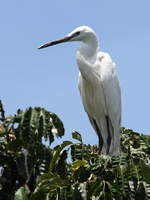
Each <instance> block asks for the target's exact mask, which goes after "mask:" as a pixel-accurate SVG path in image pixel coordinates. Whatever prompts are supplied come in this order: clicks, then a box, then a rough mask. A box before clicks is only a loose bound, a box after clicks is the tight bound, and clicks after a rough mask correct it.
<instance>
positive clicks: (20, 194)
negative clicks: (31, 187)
mask: <svg viewBox="0 0 150 200" xmlns="http://www.w3.org/2000/svg"><path fill="white" fill-rule="evenodd" d="M27 199H28V198H27V192H26V189H25V188H24V187H20V188H19V189H18V190H17V192H16V193H15V198H14V200H27Z"/></svg>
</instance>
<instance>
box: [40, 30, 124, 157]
mask: <svg viewBox="0 0 150 200" xmlns="http://www.w3.org/2000/svg"><path fill="white" fill-rule="evenodd" d="M72 41H82V42H83V43H82V44H81V45H80V46H79V47H78V48H77V52H76V60H77V64H78V68H79V70H80V72H79V79H78V87H79V91H80V94H81V98H82V103H83V105H84V109H85V111H86V112H87V115H88V117H89V120H90V122H91V124H92V126H93V128H94V130H95V131H96V133H97V135H98V138H99V148H100V149H99V153H101V152H102V153H105V154H109V155H111V156H118V155H120V140H119V133H120V127H121V90H120V85H119V81H118V76H117V71H116V66H115V64H114V63H113V62H112V60H111V58H110V56H109V55H108V54H107V53H103V52H98V48H99V44H98V39H97V35H96V34H95V32H94V31H93V30H92V29H91V28H89V27H87V26H81V27H78V28H76V29H75V30H74V31H72V32H71V33H70V34H68V35H67V36H66V37H63V38H61V39H58V40H54V41H52V42H49V43H46V44H44V45H41V46H40V47H38V49H42V48H45V47H48V46H52V45H55V44H59V43H62V42H72Z"/></svg>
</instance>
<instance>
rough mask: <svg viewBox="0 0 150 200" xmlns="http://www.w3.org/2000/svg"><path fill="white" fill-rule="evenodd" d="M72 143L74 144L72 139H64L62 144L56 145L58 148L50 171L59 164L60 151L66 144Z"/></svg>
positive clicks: (54, 153)
mask: <svg viewBox="0 0 150 200" xmlns="http://www.w3.org/2000/svg"><path fill="white" fill-rule="evenodd" d="M71 144H73V143H72V142H71V141H63V143H62V144H61V145H57V146H56V150H55V151H54V152H53V156H52V160H51V163H50V167H49V172H52V170H53V169H54V167H56V166H57V164H58V161H59V160H60V153H61V151H62V149H64V148H65V147H66V146H69V145H71Z"/></svg>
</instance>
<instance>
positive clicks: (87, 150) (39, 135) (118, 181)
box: [0, 102, 150, 200]
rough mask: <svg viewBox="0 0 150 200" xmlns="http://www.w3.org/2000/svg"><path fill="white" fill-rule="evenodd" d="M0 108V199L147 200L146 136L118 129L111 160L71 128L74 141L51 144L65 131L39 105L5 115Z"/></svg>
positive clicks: (149, 151)
mask: <svg viewBox="0 0 150 200" xmlns="http://www.w3.org/2000/svg"><path fill="white" fill-rule="evenodd" d="M0 112H1V118H0V120H1V123H0V167H1V175H0V200H13V199H14V200H41V199H43V200H86V199H88V200H90V199H91V200H99V199H100V200H103V199H106V200H113V199H115V200H126V199H131V200H135V199H136V200H147V199H150V145H149V144H150V136H149V135H142V134H139V133H136V132H134V131H133V130H131V129H125V128H123V127H122V128H121V134H120V141H121V149H122V153H121V155H120V156H119V157H117V158H115V157H110V156H109V155H105V154H101V155H98V150H99V148H98V147H97V146H96V145H95V146H91V145H90V144H84V143H83V141H82V136H81V135H80V133H78V132H72V138H74V139H76V143H74V142H72V141H63V142H62V143H61V144H59V145H57V146H55V147H54V148H51V144H52V143H53V142H54V140H56V139H57V138H58V137H62V136H63V135H64V133H65V130H64V125H63V123H62V121H61V120H60V119H59V117H58V116H57V115H56V114H54V113H52V112H49V111H47V110H45V109H44V108H40V107H37V108H28V109H27V110H25V111H22V110H20V109H19V110H18V111H17V114H15V115H14V116H7V117H5V111H4V109H3V105H2V102H0ZM43 141H48V142H49V146H48V147H47V146H46V145H45V144H44V142H43ZM68 157H69V158H70V159H71V162H70V161H68ZM70 159H69V160H70Z"/></svg>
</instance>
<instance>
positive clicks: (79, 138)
mask: <svg viewBox="0 0 150 200" xmlns="http://www.w3.org/2000/svg"><path fill="white" fill-rule="evenodd" d="M72 138H74V139H76V140H78V141H79V142H81V143H82V136H81V134H80V133H78V132H77V131H74V132H72Z"/></svg>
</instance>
